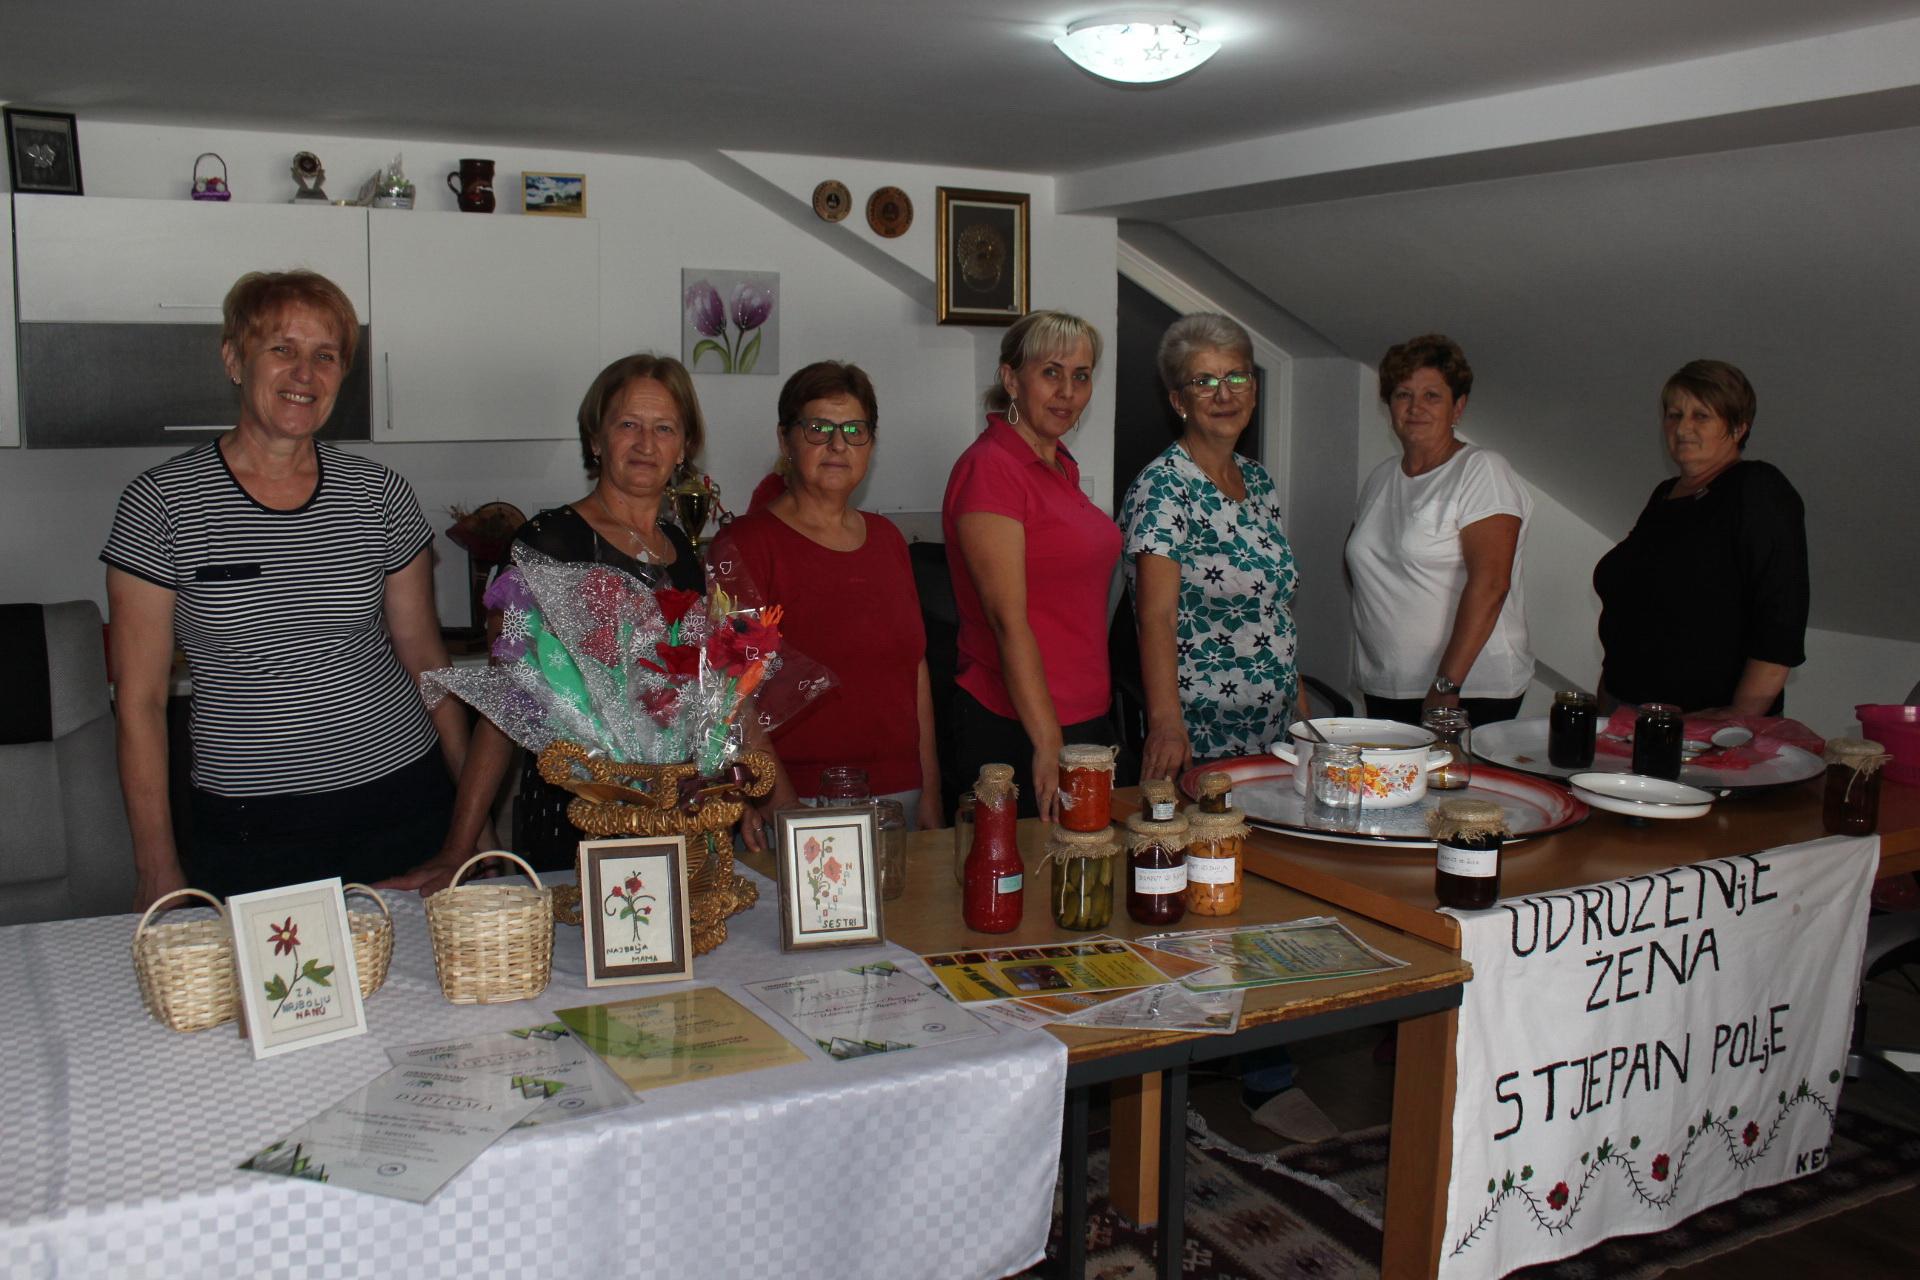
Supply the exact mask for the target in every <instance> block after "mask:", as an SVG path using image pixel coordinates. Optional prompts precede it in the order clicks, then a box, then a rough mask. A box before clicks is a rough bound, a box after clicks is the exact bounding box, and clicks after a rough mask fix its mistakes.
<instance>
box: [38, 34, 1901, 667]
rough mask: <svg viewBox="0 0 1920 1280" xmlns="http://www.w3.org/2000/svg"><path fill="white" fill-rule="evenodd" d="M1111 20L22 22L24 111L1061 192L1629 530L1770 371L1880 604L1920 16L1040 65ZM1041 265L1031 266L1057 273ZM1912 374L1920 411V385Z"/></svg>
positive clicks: (1837, 527) (1832, 589) (1239, 46)
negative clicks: (1747, 380) (968, 177)
mask: <svg viewBox="0 0 1920 1280" xmlns="http://www.w3.org/2000/svg"><path fill="white" fill-rule="evenodd" d="M1126 7H1128V6H1127V4H1126V3H1124V2H1120V3H1109V4H1103V3H1101V0H1085V2H1084V3H1062V2H1056V0H842V2H841V3H840V4H838V5H835V6H825V5H803V4H797V3H793V2H792V0H709V2H708V3H704V4H702V3H698V2H697V0H676V2H675V3H658V2H656V0H548V2H547V3H546V4H544V5H534V4H528V3H526V2H525V0H511V2H509V0H335V2H334V3H331V4H324V5H319V6H312V7H308V8H304V9H295V10H288V9H285V8H284V7H273V6H264V5H261V4H259V3H258V0H245V2H244V3H243V2H241V0H198V2H196V3H192V4H186V3H180V2H179V0H57V2H56V0H0V100H11V101H13V102H15V103H18V104H21V105H30V106H37V107H43V108H48V109H54V110H67V111H72V112H75V113H76V114H77V115H78V116H79V117H80V118H81V130H82V147H83V151H84V145H85V127H86V121H87V120H88V119H97V120H116V121H146V122H155V123H172V124H187V125H192V124H209V125H222V126H227V127H231V126H233V125H234V124H236V123H239V122H244V123H247V124H251V125H257V126H258V127H260V128H267V129H280V130H287V131H291V132H296V133H297V132H300V131H303V130H312V131H314V132H316V133H326V134H342V133H344V134H358V135H368V136H375V137H418V138H442V137H443V138H447V139H450V140H463V141H465V140H491V141H495V142H498V143H503V144H504V143H529V144H544V145H553V146H562V147H565V148H568V149H579V150H602V151H610V152H630V153H637V154H654V155H657V154H672V153H680V152H688V151H697V150H711V149H720V148H725V149H744V150H753V151H778V152H791V153H797V154H803V155H829V156H846V157H863V158H875V159H891V160H901V161H918V162H926V163H934V164H952V165H956V166H979V167H988V168H995V169H1007V170H1016V171H1025V172H1032V173H1041V174H1053V175H1058V177H1059V179H1060V180H1059V183H1058V187H1057V191H1056V203H1057V205H1058V207H1060V208H1061V209H1062V210H1063V211H1082V212H1100V213H1111V214H1118V215H1120V216H1122V217H1126V218H1129V219H1134V220H1149V221H1153V222H1158V223H1161V224H1163V225H1165V226H1168V227H1171V228H1172V229H1173V230H1174V231H1176V232H1178V233H1179V234H1181V235H1183V236H1185V237H1187V238H1188V239H1190V240H1191V241H1192V242H1193V243H1195V244H1196V245H1198V246H1199V247H1200V248H1201V249H1203V250H1204V251H1205V252H1206V253H1208V254H1210V255H1211V256H1212V257H1214V258H1215V259H1217V260H1218V261H1219V262H1220V263H1221V264H1222V265H1223V266H1225V267H1226V268H1227V269H1228V270H1229V271H1231V272H1233V273H1235V274H1237V275H1238V276H1240V277H1241V278H1242V279H1244V280H1246V281H1248V282H1249V283H1250V284H1251V285H1252V286H1254V287H1255V288H1257V289H1258V290H1260V291H1261V292H1263V293H1264V294H1265V295H1266V296H1267V297H1268V298H1271V299H1272V300H1273V301H1274V303H1276V304H1277V305H1278V306H1279V307H1281V308H1283V309H1285V310H1286V311H1288V312H1291V314H1292V315H1294V316H1296V317H1298V318H1299V320H1300V321H1301V322H1302V323H1303V324H1305V325H1306V326H1308V327H1310V328H1311V329H1313V330H1316V331H1318V332H1319V333H1321V334H1324V335H1326V336H1327V338H1328V339H1330V340H1331V342H1332V343H1333V344H1334V345H1335V346H1337V347H1338V348H1339V349H1340V350H1341V351H1344V352H1345V353H1346V354H1348V355H1350V356H1352V357H1354V358H1355V359H1359V360H1362V361H1366V362H1369V363H1371V362H1372V361H1373V360H1374V359H1376V358H1377V356H1378V354H1379V352H1380V351H1381V349H1382V348H1384V347H1385V346H1386V345H1388V344H1389V343H1390V342H1393V341H1396V340H1399V339H1401V338H1404V337H1406V336H1408V335H1410V334H1412V333H1415V332H1419V331H1423V330H1427V329H1433V328H1441V329H1446V330H1450V331H1452V332H1453V333H1454V334H1455V335H1456V336H1458V337H1459V338H1461V340H1462V341H1463V342H1465V343H1466V345H1467V347H1468V350H1469V354H1470V355H1471V357H1472V359H1473V361H1474V364H1475V366H1476V368H1477V370H1478V372H1479V374H1480V379H1481V381H1480V385H1479V389H1478V390H1476V392H1475V395H1474V402H1475V403H1474V406H1473V409H1472V413H1473V417H1474V419H1475V422H1476V425H1477V429H1478V434H1479V435H1480V436H1481V437H1482V438H1485V439H1487V441H1488V442H1489V443H1492V444H1495V445H1496V446H1497V447H1500V448H1501V449H1503V450H1505V451H1506V452H1508V453H1509V454H1510V455H1511V456H1512V457H1513V458H1514V460H1515V461H1516V463H1517V464H1519V466H1520V467H1521V470H1522V471H1523V472H1525V473H1526V474H1528V475H1530V476H1531V477H1533V478H1534V479H1535V480H1536V481H1537V482H1538V483H1540V484H1541V485H1542V486H1543V487H1544V488H1546V489H1547V490H1548V491H1550V492H1552V493H1553V494H1554V495H1555V496H1556V497H1558V498H1559V499H1560V500H1561V501H1562V502H1564V503H1566V504H1567V505H1568V506H1569V507H1571V508H1572V509H1573V510H1574V511H1575V512H1577V513H1578V514H1580V515H1582V516H1584V517H1585V518H1586V519H1588V520H1589V521H1591V522H1592V523H1593V524H1594V525H1595V526H1596V527H1597V528H1599V529H1600V530H1601V531H1603V532H1605V533H1607V534H1609V535H1618V534H1620V533H1623V532H1624V531H1625V529H1626V527H1627V525H1628V524H1629V523H1630V522H1631V520H1632V518H1633V515H1634V513H1635V512H1637V511H1638V509H1639V506H1640V504H1641V503H1642V502H1643V501H1644V499H1645V495H1646V493H1647V492H1648V490H1649V489H1650V488H1651V487H1652V485H1653V483H1654V481H1655V480H1656V479H1658V478H1659V477H1660V476H1661V475H1662V474H1664V465H1665V464H1664V460H1663V458H1662V456H1661V454H1660V450H1659V447H1658V442H1657V438H1656V436H1655V434H1654V429H1653V424H1652V413H1651V407H1650V406H1651V404H1652V399H1653V396H1654V395H1655V394H1656V392H1657V390H1658V387H1659V384H1660V382H1661V380H1662V379H1663V378H1664V377H1665V375H1666V374H1667V373H1669V372H1670V371H1671V370H1672V369H1674V368H1675V367H1677V366H1678V365H1679V364H1680V363H1682V362H1683V361H1685V360H1687V359H1689V358H1692V357H1694V356H1696V355H1717V356H1721V357H1723V358H1728V359H1732V360H1734V361H1736V362H1738V363H1741V364H1743V365H1744V366H1746V367H1747V369H1748V372H1749V373H1751V374H1752V375H1753V377H1754V380H1755V382H1756V384H1757V385H1758V388H1759V391H1760V401H1761V412H1760V420H1759V422H1758V424H1757V426H1756V430H1755V440H1754V452H1755V453H1756V454H1757V455H1760V456H1765V457H1768V458H1771V459H1774V460H1776V461H1778V462H1780V463H1781V465H1782V466H1783V467H1785V469H1786V470H1787V471H1788V473H1789V475H1790V476H1791V477H1792V478H1793V479H1794V480H1795V482H1796V483H1797V484H1798V485H1799V486H1800V488H1801V490H1802V492H1803V493H1804V494H1805V495H1806V497H1807V499H1808V505H1809V511H1810V516H1811V519H1810V523H1811V525H1812V527H1813V529H1814V548H1813V549H1814V556H1815V596H1814V616H1815V622H1816V624H1817V625H1822V626H1827V627H1833V628H1836V629H1840V630H1847V631H1854V632H1859V633H1862V634H1868V635H1880V636H1894V637H1900V638H1905V639H1916V640H1920V595H1917V594H1915V593H1911V592H1907V593H1891V594H1889V593H1887V592H1886V591H1885V590H1884V587H1883V586H1882V585H1881V583H1882V581H1883V579H1882V577H1881V575H1880V573H1879V572H1878V571H1879V570H1881V568H1882V565H1883V557H1884V556H1885V555H1886V554H1888V553H1887V552H1885V551H1883V550H1882V547H1884V546H1885V545H1886V543H1887V540H1888V536H1889V535H1890V537H1891V540H1892V542H1893V544H1894V545H1895V546H1896V547H1898V548H1902V549H1904V548H1906V547H1910V546H1911V545H1912V542H1913V528H1914V519H1913V515H1912V504H1911V502H1910V500H1909V499H1908V498H1907V494H1906V492H1905V482H1906V481H1907V478H1908V477H1910V476H1912V475H1914V474H1915V473H1916V471H1920V444H1917V443H1916V441H1920V434H1916V433H1915V432H1914V430H1913V427H1912V424H1913V421H1914V414H1913V411H1912V406H1911V400H1912V396H1911V393H1910V392H1909V391H1908V390H1907V389H1906V388H1905V386H1904V385H1903V382H1902V379H1903V378H1904V366H1905V363H1906V362H1905V359H1904V358H1905V357H1906V356H1907V355H1909V354H1910V353H1911V352H1912V351H1914V350H1916V349H1920V308H1916V307H1915V305H1914V304H1915V300H1916V299H1920V230H1916V228H1917V227H1920V216H1917V215H1916V214H1915V212H1914V211H1915V210H1916V209H1920V176H1916V175H1920V0H1818V2H1817V3H1816V0H1601V2H1598V3H1596V2H1595V0H1455V2H1454V3H1451V4H1447V3H1435V2H1434V0H1222V2H1219V3H1195V4H1190V5H1181V6H1179V8H1180V10H1181V11H1183V12H1185V13H1187V14H1188V15H1190V16H1192V17H1194V18H1197V19H1199V20H1200V21H1201V22H1202V23H1203V24H1204V25H1205V26H1207V27H1208V28H1209V29H1210V30H1211V31H1217V32H1218V33H1219V34H1220V35H1221V36H1222V37H1224V38H1225V39H1226V41H1227V43H1226V47H1225V48H1224V49H1223V51H1222V52H1221V53H1220V54H1219V55H1218V56H1217V57H1216V58H1215V59H1214V60H1213V61H1212V62H1211V63H1209V64H1208V65H1206V66H1205V67H1202V68H1201V69H1200V70H1199V71H1197V72H1195V73H1194V74H1193V75H1191V76H1189V77H1187V78H1185V79H1182V80H1178V81H1174V82H1171V83H1169V84H1167V85H1163V86H1159V87H1153V88H1144V89H1123V88H1118V87H1115V86H1110V85H1107V84H1104V83H1102V82H1098V81H1096V80H1094V79H1093V78H1092V77H1090V76H1088V75H1086V74H1085V73H1083V72H1081V71H1079V70H1078V69H1077V68H1074V67H1073V66H1071V65H1070V64H1069V63H1067V62H1066V60H1065V59H1064V58H1062V57H1061V56H1060V55H1059V54H1058V53H1057V52H1056V51H1055V50H1054V49H1053V48H1052V47H1051V44H1050V43H1049V42H1050V41H1051V39H1052V38H1053V36H1055V35H1056V34H1058V33H1059V32H1060V31H1061V30H1063V29H1064V28H1065V26H1066V24H1067V23H1068V22H1070V21H1073V20H1076V19H1078V18H1082V17H1086V16H1089V15H1090V14H1092V13H1097V12H1100V11H1102V10H1103V9H1107V10H1111V9H1114V8H1126ZM1036 251H1037V252H1044V246H1037V247H1036ZM1909 381H1910V380H1909Z"/></svg>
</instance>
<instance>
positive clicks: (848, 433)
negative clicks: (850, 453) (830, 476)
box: [793, 418, 873, 449]
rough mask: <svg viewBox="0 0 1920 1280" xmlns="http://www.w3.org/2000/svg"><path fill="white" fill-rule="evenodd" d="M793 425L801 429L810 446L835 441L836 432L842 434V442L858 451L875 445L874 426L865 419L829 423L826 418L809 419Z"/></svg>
mask: <svg viewBox="0 0 1920 1280" xmlns="http://www.w3.org/2000/svg"><path fill="white" fill-rule="evenodd" d="M793 425H794V426H796V427H798V428H800V432H801V434H802V435H804V436H806V438H807V443H808V444H825V443H826V442H827V441H829V440H831V439H833V433H834V432H836V431H837V432H839V433H840V438H841V439H842V440H844V441H846V442H847V443H848V444H849V445H851V446H853V447H854V448H856V449H859V448H863V447H864V446H866V445H869V444H871V443H873V424H872V423H871V422H868V421H866V420H865V419H863V418H855V419H854V420H853V421H852V422H829V421H828V420H827V419H825V418H807V419H805V420H804V421H801V422H796V423H794V424H793Z"/></svg>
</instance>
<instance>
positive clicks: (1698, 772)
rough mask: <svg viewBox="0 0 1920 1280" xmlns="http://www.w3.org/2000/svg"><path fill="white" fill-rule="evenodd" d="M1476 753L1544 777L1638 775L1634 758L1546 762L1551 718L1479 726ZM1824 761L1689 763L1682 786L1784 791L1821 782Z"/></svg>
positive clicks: (1806, 757) (1809, 756)
mask: <svg viewBox="0 0 1920 1280" xmlns="http://www.w3.org/2000/svg"><path fill="white" fill-rule="evenodd" d="M1473 754H1474V755H1476V756H1478V757H1479V758H1480V759H1482V760H1485V761H1487V762H1488V763H1489V764H1497V765H1504V766H1505V767H1506V768H1509V769H1518V770H1519V771H1520V772H1522V773H1531V774H1533V775H1534V776H1535V777H1539V778H1563V779H1564V778H1571V777H1573V775H1574V774H1576V773H1620V774H1630V773H1632V772H1633V760H1632V758H1631V757H1629V756H1610V755H1607V754H1605V753H1604V752H1595V753H1594V757H1593V763H1592V764H1591V765H1589V766H1587V767H1586V768H1584V769H1562V768H1561V767H1560V766H1559V765H1557V764H1554V763H1552V762H1551V761H1549V760H1548V759H1547V718H1546V717H1545V716H1534V717H1532V718H1531V719H1527V720H1502V721H1500V722H1499V723H1498V724H1489V725H1476V726H1475V727H1474V730H1473ZM1826 767H1827V766H1826V765H1825V763H1823V762H1822V761H1821V759H1820V757H1819V756H1816V755H1814V754H1813V753H1812V752H1810V751H1802V750H1801V749H1800V748H1799V747H1788V746H1782V747H1781V748H1780V754H1779V755H1777V756H1771V757H1769V758H1767V759H1765V760H1762V761H1760V762H1759V763H1758V764H1756V765H1754V766H1753V767H1752V768H1751V769H1715V768H1714V767H1713V757H1712V756H1708V757H1707V758H1706V760H1705V761H1704V762H1699V763H1696V762H1694V761H1691V760H1690V761H1688V762H1686V763H1685V764H1682V765H1681V766H1680V781H1682V782H1684V783H1686V784H1687V785H1688V786H1690V787H1699V788H1700V789H1701V790H1702V791H1711V792H1713V793H1714V794H1715V795H1720V796H1726V795H1732V794H1734V793H1735V792H1741V791H1759V790H1762V789H1764V788H1767V787H1784V786H1787V785H1789V784H1790V783H1795V782H1805V781H1806V780H1807V779H1808V778H1817V777H1819V776H1820V774H1821V773H1822V772H1824V771H1825V769H1826Z"/></svg>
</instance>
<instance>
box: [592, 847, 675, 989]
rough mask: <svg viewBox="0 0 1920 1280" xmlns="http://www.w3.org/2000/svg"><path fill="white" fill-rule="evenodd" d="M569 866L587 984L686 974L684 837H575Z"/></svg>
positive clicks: (668, 978)
mask: <svg viewBox="0 0 1920 1280" xmlns="http://www.w3.org/2000/svg"><path fill="white" fill-rule="evenodd" d="M577 869H578V871H579V873H580V935H581V938H582V940H583V942H584V944H585V946H586V953H587V985H588V986H590V987H613V986H621V985H624V984H627V983H633V982H678V981H680V980H681V979H684V978H691V977H692V976H693V919H692V917H691V916H690V915H689V913H688V911H687V904H688V902H689V898H688V894H687V840H686V837H685V836H628V837H621V838H619V839H613V840H582V841H581V842H580V853H579V858H578V866H577Z"/></svg>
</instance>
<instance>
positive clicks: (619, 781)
mask: <svg viewBox="0 0 1920 1280" xmlns="http://www.w3.org/2000/svg"><path fill="white" fill-rule="evenodd" d="M775 768H776V766H775V764H774V761H773V757H772V756H770V755H767V754H766V753H765V752H761V751H743V752H741V753H740V756H739V759H738V760H737V761H736V764H735V769H736V773H735V775H734V776H733V777H730V778H726V779H724V780H719V781H716V780H712V779H703V778H701V777H699V771H698V770H697V769H696V768H695V767H694V766H693V764H692V763H690V762H688V763H682V764H622V763H618V762H616V761H611V760H607V759H604V758H602V757H599V756H589V755H588V754H587V752H586V750H585V749H584V748H582V747H580V746H578V745H577V744H575V743H571V742H564V741H556V742H554V743H553V744H552V745H551V746H549V747H548V748H547V749H546V750H545V751H542V752H541V753H540V776H541V777H542V778H544V779H546V780H547V781H548V782H550V783H552V784H553V785H555V786H559V787H565V788H567V789H568V790H570V791H572V792H573V793H574V798H573V800H572V801H570V802H569V803H568V805H567V821H569V822H571V823H573V825H574V826H576V827H578V828H580V830H582V831H584V832H586V833H587V834H588V835H590V836H598V837H607V836H618V835H633V836H667V835H678V836H685V837H686V838H687V894H688V898H689V902H688V905H687V914H688V916H689V917H690V919H691V922H692V926H693V930H692V932H693V954H695V955H697V956H703V955H706V954H707V953H708V952H709V951H712V950H713V949H714V948H715V947H717V946H719V945H720V944H721V943H723V942H725V941H726V940H727V917H729V916H732V915H737V914H738V913H740V912H742V911H745V910H746V909H747V908H748V907H751V906H752V905H753V904H754V903H755V902H756V901H758V899H759V897H760V891H759V890H758V889H756V888H755V887H754V885H753V882H752V881H750V880H748V879H747V878H746V877H745V876H743V875H739V874H737V873H736V872H735V871H734V869H733V841H732V838H731V837H730V836H729V835H728V831H729V830H730V829H731V828H732V826H733V824H734V823H736V822H738V821H740V815H741V813H742V812H744V811H745V809H746V801H747V799H748V798H750V797H752V798H757V797H760V796H764V795H766V794H767V793H768V792H769V791H771V790H773V780H774V772H775ZM583 770H584V771H585V772H586V773H588V774H589V775H590V778H589V779H582V778H581V777H580V776H579V775H580V773H581V771H583Z"/></svg>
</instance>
